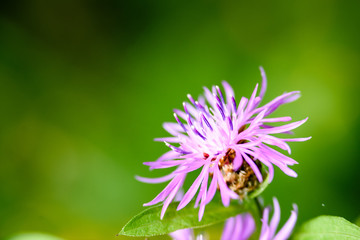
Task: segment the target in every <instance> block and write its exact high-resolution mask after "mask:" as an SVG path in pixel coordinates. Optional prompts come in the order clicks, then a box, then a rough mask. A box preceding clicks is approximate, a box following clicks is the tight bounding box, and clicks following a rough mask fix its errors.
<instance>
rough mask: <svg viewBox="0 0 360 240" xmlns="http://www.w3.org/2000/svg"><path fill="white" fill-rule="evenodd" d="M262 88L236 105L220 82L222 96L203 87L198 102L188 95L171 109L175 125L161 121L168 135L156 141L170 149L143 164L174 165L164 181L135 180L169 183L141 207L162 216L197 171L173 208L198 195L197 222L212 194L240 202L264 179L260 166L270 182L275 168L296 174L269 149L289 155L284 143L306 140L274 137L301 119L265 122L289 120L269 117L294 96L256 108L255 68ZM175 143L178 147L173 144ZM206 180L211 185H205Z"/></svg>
mask: <svg viewBox="0 0 360 240" xmlns="http://www.w3.org/2000/svg"><path fill="white" fill-rule="evenodd" d="M260 71H261V75H262V87H261V90H260V94H259V95H258V96H257V91H258V85H256V87H255V89H254V91H253V93H252V95H251V97H250V98H249V99H247V98H245V97H242V98H241V100H240V102H239V103H237V101H236V100H235V95H234V91H233V89H232V87H231V86H230V85H229V84H228V83H227V82H225V81H223V82H222V84H223V87H224V90H225V94H223V92H222V91H221V89H220V88H219V87H218V86H213V87H212V89H211V91H210V90H209V89H208V88H206V87H205V88H204V91H205V93H204V96H205V97H202V96H200V97H199V99H198V100H197V101H195V100H194V98H193V97H192V96H191V95H190V94H188V98H189V101H190V103H191V104H189V103H187V102H184V103H183V106H184V111H181V110H178V109H175V110H174V117H175V120H176V123H164V125H163V127H164V129H165V130H166V131H168V132H169V133H170V134H171V135H172V137H165V138H158V139H155V140H156V141H163V142H165V144H166V146H168V147H169V148H170V151H169V152H167V153H165V154H164V155H162V156H161V157H160V158H159V159H158V160H156V161H155V162H144V164H145V165H148V166H149V167H150V169H161V168H171V167H176V169H175V170H174V171H173V172H172V173H170V174H169V175H166V176H164V177H160V178H155V179H149V178H143V177H137V179H138V180H140V181H143V182H147V183H160V182H165V181H170V180H171V181H170V182H169V184H168V185H167V186H166V187H165V188H164V190H163V191H162V192H160V193H159V194H158V195H157V196H156V197H155V198H154V199H153V200H152V201H150V202H148V203H146V204H144V206H149V205H154V204H157V203H159V202H163V203H164V204H163V209H162V212H161V218H163V216H164V214H165V211H166V209H167V207H168V206H169V204H170V203H171V202H172V201H173V199H174V198H175V195H176V193H177V192H178V191H179V190H180V189H181V188H182V185H183V183H184V181H185V178H186V175H187V173H189V172H192V171H195V170H197V169H200V168H201V172H200V174H199V175H198V177H197V178H196V179H195V181H194V182H193V184H192V185H191V187H190V188H189V189H188V191H187V192H186V193H185V195H184V196H183V198H182V199H181V201H180V203H179V205H178V208H177V210H180V209H182V208H183V207H185V206H186V205H187V204H188V203H189V202H190V201H191V200H192V199H193V198H194V196H195V194H196V193H197V192H198V191H199V193H198V195H197V197H196V201H195V207H197V206H199V205H200V208H199V221H200V220H201V218H202V216H203V214H204V210H205V205H206V204H207V203H209V202H210V201H211V200H212V199H213V197H214V195H215V193H216V190H217V189H219V190H220V195H221V199H222V202H223V204H224V206H228V205H229V204H230V199H237V198H239V197H240V198H244V197H245V196H246V194H247V193H248V192H251V191H252V190H254V189H255V188H256V187H257V185H258V184H259V183H261V182H262V181H263V175H262V173H263V170H262V164H263V165H265V166H267V168H268V174H269V181H271V180H272V178H273V175H274V167H273V165H276V166H277V167H279V168H280V169H281V170H282V171H283V172H284V173H285V174H287V175H289V176H292V177H296V176H297V174H296V173H295V172H294V171H293V170H292V169H290V168H289V167H288V166H291V165H293V164H297V162H296V161H295V160H293V159H292V158H290V157H287V156H285V155H284V154H282V153H280V152H278V151H277V150H274V149H273V148H271V147H269V146H268V145H271V146H276V147H279V148H280V149H283V150H286V151H288V152H289V154H290V147H289V145H288V144H287V142H301V141H306V140H308V139H310V138H278V137H275V136H272V134H277V133H290V131H291V130H293V129H295V128H297V127H298V126H300V125H302V124H303V123H304V122H305V121H306V120H307V118H306V119H304V120H301V121H297V122H293V123H288V124H285V125H282V126H271V125H268V124H269V123H275V122H288V121H291V117H277V118H268V117H267V116H268V115H270V114H271V113H272V112H274V111H275V110H276V109H277V108H278V107H279V106H281V105H282V104H285V103H288V102H292V101H294V100H296V99H297V98H298V97H299V96H300V95H299V92H297V91H294V92H289V93H284V94H282V95H280V96H279V97H277V98H275V99H273V100H272V101H270V102H269V103H267V104H265V105H263V106H261V107H259V105H260V102H261V100H262V99H263V97H264V94H265V91H266V85H267V80H266V76H265V72H264V70H263V69H262V68H260ZM174 143H175V144H176V145H177V146H175V145H174ZM209 176H210V178H212V179H210V181H209ZM208 182H210V185H209V186H208Z"/></svg>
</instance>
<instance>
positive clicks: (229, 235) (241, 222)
mask: <svg viewBox="0 0 360 240" xmlns="http://www.w3.org/2000/svg"><path fill="white" fill-rule="evenodd" d="M254 231H255V221H254V219H253V217H252V216H251V214H250V213H243V214H239V215H237V216H236V217H232V218H229V219H227V220H226V223H225V227H224V231H223V234H222V236H221V240H230V239H234V240H235V239H236V240H246V239H249V237H250V236H251V235H252V234H253V233H254Z"/></svg>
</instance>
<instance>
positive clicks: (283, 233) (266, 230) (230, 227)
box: [221, 198, 297, 240]
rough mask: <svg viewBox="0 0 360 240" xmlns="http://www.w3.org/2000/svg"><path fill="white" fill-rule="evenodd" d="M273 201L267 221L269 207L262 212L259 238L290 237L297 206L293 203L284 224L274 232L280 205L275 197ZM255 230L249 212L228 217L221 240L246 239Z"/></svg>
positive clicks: (281, 238)
mask: <svg viewBox="0 0 360 240" xmlns="http://www.w3.org/2000/svg"><path fill="white" fill-rule="evenodd" d="M273 202H274V214H273V217H272V219H271V221H270V224H268V221H269V211H270V207H266V208H265V209H264V212H263V217H262V219H261V221H262V227H261V233H260V237H259V240H285V239H288V238H289V237H290V234H291V232H292V230H293V228H294V226H295V223H296V219H297V206H296V205H295V204H294V205H293V208H294V209H293V210H292V211H291V215H290V218H289V219H288V220H287V222H286V223H285V225H284V226H283V227H282V228H281V229H280V231H279V232H278V233H277V234H275V233H276V229H277V227H278V225H279V221H280V206H279V202H278V200H277V199H276V198H273ZM254 231H255V221H254V219H253V217H252V216H251V215H250V214H249V213H246V214H239V215H237V216H236V217H233V218H229V219H228V220H226V223H225V227H224V231H223V234H222V236H221V240H246V239H249V238H250V236H251V235H252V234H253V233H254Z"/></svg>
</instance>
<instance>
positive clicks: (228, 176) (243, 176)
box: [219, 149, 261, 199]
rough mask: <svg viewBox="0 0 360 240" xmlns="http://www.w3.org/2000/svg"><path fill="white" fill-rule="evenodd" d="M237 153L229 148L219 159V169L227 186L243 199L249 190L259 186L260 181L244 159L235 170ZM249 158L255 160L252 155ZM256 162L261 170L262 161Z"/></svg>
mask: <svg viewBox="0 0 360 240" xmlns="http://www.w3.org/2000/svg"><path fill="white" fill-rule="evenodd" d="M235 155H236V153H235V151H234V150H233V149H228V150H227V152H226V154H225V156H224V157H222V158H221V159H220V161H219V169H220V171H221V173H222V175H223V178H224V180H225V182H226V184H227V186H228V187H229V188H230V189H231V190H232V191H234V192H236V193H237V194H238V195H239V196H240V198H241V199H243V198H244V197H245V196H246V195H247V194H248V193H249V192H251V191H253V190H255V189H256V188H257V186H258V185H259V181H258V179H257V178H256V176H255V173H254V171H253V170H252V168H251V167H250V165H249V164H248V163H247V162H246V161H243V163H242V165H241V167H240V168H239V169H238V170H236V171H235V170H234V169H233V161H234V159H235ZM249 158H251V160H253V158H252V157H251V156H249ZM255 163H256V165H257V166H258V168H259V170H260V171H261V164H260V162H259V161H255Z"/></svg>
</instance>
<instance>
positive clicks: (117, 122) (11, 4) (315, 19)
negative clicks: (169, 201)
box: [0, 0, 360, 239]
mask: <svg viewBox="0 0 360 240" xmlns="http://www.w3.org/2000/svg"><path fill="white" fill-rule="evenodd" d="M359 8H360V2H359V1H340V0H338V1H334V0H326V1H325V0H324V1H309V0H308V1H307V0H305V1H223V2H220V1H196V2H193V1H150V0H148V1H136V0H135V1H127V2H125V1H115V0H114V1H102V2H100V1H85V0H84V1H45V0H35V1H8V2H3V3H2V6H1V8H0V111H1V117H0V123H1V124H0V160H1V165H0V238H5V237H8V236H10V235H12V234H15V233H19V232H44V233H50V234H52V235H56V236H59V237H62V238H66V239H121V237H117V238H116V237H115V234H116V233H117V232H119V231H120V229H121V228H122V226H123V225H124V224H125V222H126V221H127V220H129V218H130V217H131V216H133V215H134V214H135V213H137V212H139V211H140V210H142V209H143V207H142V204H143V203H144V202H148V201H149V200H151V199H152V198H153V197H155V195H156V194H157V193H158V192H159V191H160V190H161V189H162V188H163V187H164V186H165V185H164V184H159V185H146V184H143V183H139V182H137V181H136V180H135V179H134V175H136V174H138V175H142V176H148V177H152V176H158V175H159V174H163V173H164V172H163V171H158V172H156V171H153V172H148V169H147V168H146V167H145V166H143V165H142V162H143V161H152V160H155V159H156V158H157V157H159V156H160V155H161V154H162V153H163V152H164V151H166V147H165V146H164V144H162V143H156V142H153V138H155V137H162V136H167V134H166V133H165V131H164V130H163V129H162V127H161V125H162V122H164V121H172V120H173V117H172V109H173V108H180V107H181V103H182V101H184V100H186V94H187V93H191V94H192V95H193V96H198V95H199V94H200V93H201V92H202V86H211V85H214V84H220V82H221V80H223V79H226V80H227V81H228V82H229V83H230V84H231V85H232V86H233V88H234V89H235V92H236V96H237V99H238V100H239V99H240V97H241V96H247V97H248V96H250V94H251V92H252V90H253V88H254V86H255V84H256V83H257V82H259V81H260V73H259V70H258V67H259V66H260V65H261V66H263V67H264V69H265V71H266V73H267V75H268V92H267V93H266V95H265V102H267V101H269V100H271V99H272V98H275V97H276V96H278V95H280V94H282V93H283V92H285V91H292V90H300V91H301V92H302V97H301V98H300V99H299V100H297V101H296V102H294V103H291V104H289V105H286V106H283V107H282V108H281V109H279V111H278V112H277V113H276V114H275V115H276V116H289V115H290V116H292V117H293V119H294V120H300V119H303V118H305V117H306V116H309V120H308V122H307V123H305V124H304V125H303V126H301V127H300V128H298V129H297V130H296V131H295V132H296V136H298V137H307V136H312V137H313V138H312V139H311V140H310V141H308V142H305V143H293V144H291V147H292V151H293V153H292V155H291V156H292V157H293V158H295V159H296V160H297V161H298V162H299V163H300V164H299V165H296V166H294V167H293V169H294V170H295V171H296V172H297V173H298V174H299V177H298V178H296V179H293V178H290V177H288V176H286V175H285V174H284V173H282V172H281V171H276V174H275V179H274V181H273V183H272V184H271V185H270V187H269V188H268V189H267V190H266V191H265V193H264V198H265V201H266V202H267V203H270V202H271V197H272V196H277V197H278V199H279V201H280V204H281V206H282V211H283V221H284V220H285V219H287V217H288V216H289V214H290V209H291V204H292V203H297V204H298V206H299V220H298V224H300V223H302V222H304V221H306V220H307V219H310V218H312V217H315V216H317V215H319V214H331V215H339V216H343V217H345V218H347V219H348V220H350V221H353V220H355V219H356V218H357V216H358V215H360V208H359V199H360V187H359V186H360V185H359V167H360V162H359V149H360V148H359V146H358V144H359V134H360V128H359V120H360V119H359V98H360V96H359V95H360V94H359V78H360V66H359V63H360V44H359V43H360V31H359V28H360V15H359V14H358V10H359Z"/></svg>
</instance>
